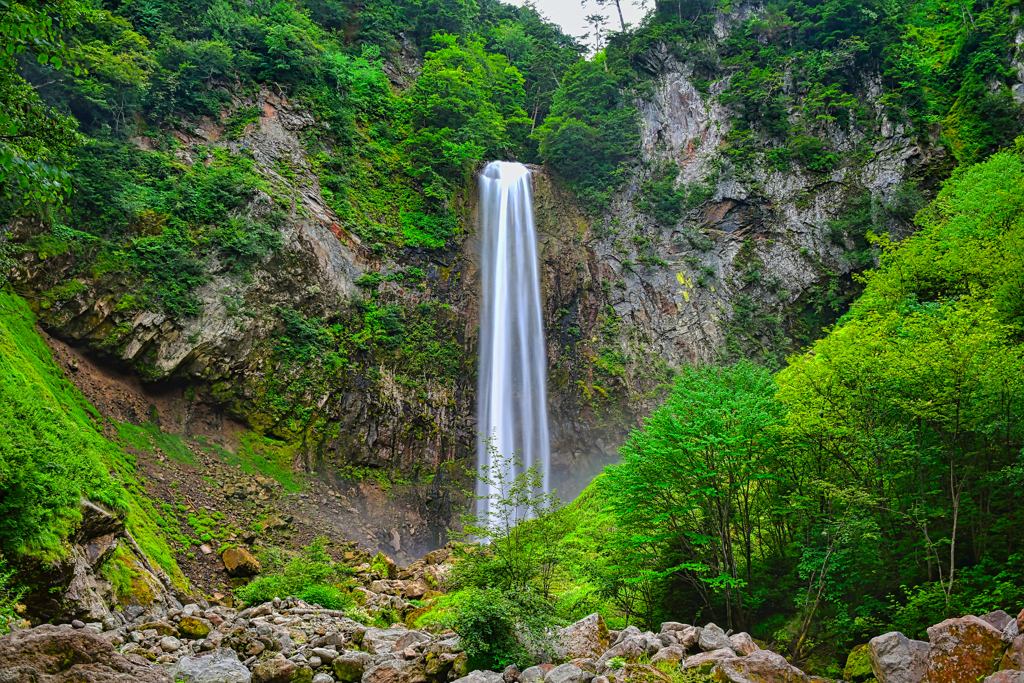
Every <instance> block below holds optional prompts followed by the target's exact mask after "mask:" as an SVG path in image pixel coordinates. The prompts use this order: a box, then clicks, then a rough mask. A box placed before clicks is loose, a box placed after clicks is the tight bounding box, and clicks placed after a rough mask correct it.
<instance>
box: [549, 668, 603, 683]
mask: <svg viewBox="0 0 1024 683" xmlns="http://www.w3.org/2000/svg"><path fill="white" fill-rule="evenodd" d="M593 677H594V674H592V673H588V672H586V671H584V670H583V669H581V668H579V667H578V666H576V665H575V664H562V665H560V666H556V667H555V668H554V669H552V670H551V671H549V672H547V674H546V675H545V676H544V683H586V682H587V681H590V680H591V679H592V678H593Z"/></svg>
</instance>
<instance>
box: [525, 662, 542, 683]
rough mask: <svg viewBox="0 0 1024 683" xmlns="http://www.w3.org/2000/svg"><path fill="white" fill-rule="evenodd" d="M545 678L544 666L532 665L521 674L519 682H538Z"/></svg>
mask: <svg viewBox="0 0 1024 683" xmlns="http://www.w3.org/2000/svg"><path fill="white" fill-rule="evenodd" d="M543 680H544V667H541V666H531V667H529V668H527V669H523V671H522V673H520V674H519V683H537V682H538V681H543Z"/></svg>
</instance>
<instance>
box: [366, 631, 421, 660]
mask: <svg viewBox="0 0 1024 683" xmlns="http://www.w3.org/2000/svg"><path fill="white" fill-rule="evenodd" d="M408 632H409V629H407V628H368V629H366V633H364V634H363V641H362V643H360V645H361V646H362V648H363V649H364V650H366V651H367V652H369V653H370V654H371V655H379V654H383V653H385V652H391V647H392V646H393V645H394V644H395V642H396V641H397V640H398V639H399V638H401V637H402V636H404V635H405V634H406V633H408Z"/></svg>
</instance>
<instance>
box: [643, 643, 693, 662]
mask: <svg viewBox="0 0 1024 683" xmlns="http://www.w3.org/2000/svg"><path fill="white" fill-rule="evenodd" d="M684 659H686V651H685V650H683V646H682V645H669V646H668V647H664V648H662V649H661V650H659V651H658V654H656V655H654V656H653V657H651V665H652V666H653V665H654V664H657V663H658V662H675V663H677V664H678V663H679V662H681V661H683V660H684Z"/></svg>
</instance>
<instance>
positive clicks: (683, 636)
mask: <svg viewBox="0 0 1024 683" xmlns="http://www.w3.org/2000/svg"><path fill="white" fill-rule="evenodd" d="M703 630H704V629H702V628H701V627H700V626H690V627H689V628H684V629H683V630H682V631H681V632H679V635H678V638H679V644H680V645H682V646H683V647H685V648H686V649H687V650H691V649H693V648H695V647H697V643H698V641H700V634H701V631H703Z"/></svg>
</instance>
